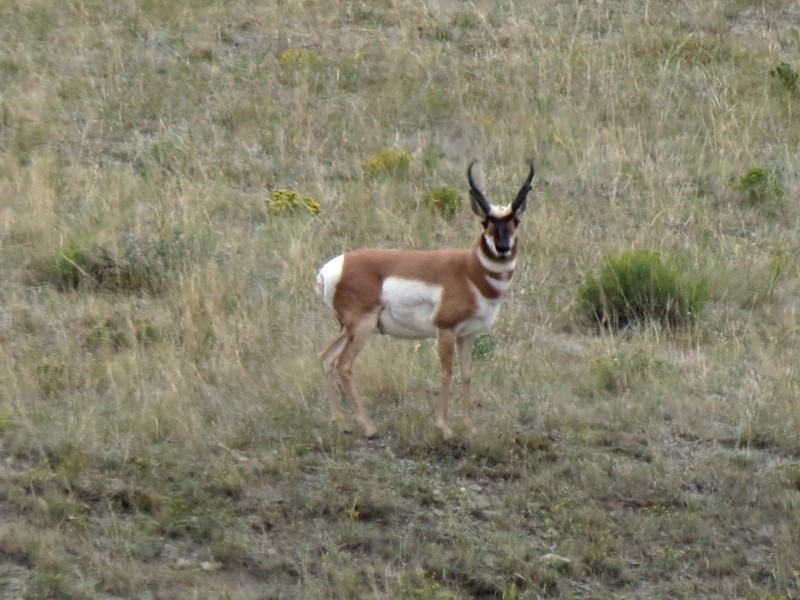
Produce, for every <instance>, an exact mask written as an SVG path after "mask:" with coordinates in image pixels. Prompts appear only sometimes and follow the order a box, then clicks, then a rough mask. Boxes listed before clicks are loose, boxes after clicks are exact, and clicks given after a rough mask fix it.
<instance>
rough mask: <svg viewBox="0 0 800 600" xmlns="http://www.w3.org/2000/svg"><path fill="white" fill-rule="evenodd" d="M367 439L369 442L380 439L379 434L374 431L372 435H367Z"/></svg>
mask: <svg viewBox="0 0 800 600" xmlns="http://www.w3.org/2000/svg"><path fill="white" fill-rule="evenodd" d="M367 439H368V440H370V441H374V440H379V439H381V434H380V433H378V432H377V431H375V432H373V433H370V434H368V435H367Z"/></svg>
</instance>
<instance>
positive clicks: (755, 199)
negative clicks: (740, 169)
mask: <svg viewBox="0 0 800 600" xmlns="http://www.w3.org/2000/svg"><path fill="white" fill-rule="evenodd" d="M733 187H735V188H736V189H737V190H740V191H742V192H744V193H745V194H746V195H747V197H748V199H749V200H750V201H751V202H752V203H753V204H761V203H763V202H765V201H766V200H770V199H780V198H783V184H782V183H781V180H780V176H779V175H778V174H777V173H775V172H774V171H769V170H767V169H762V168H761V167H753V168H752V169H748V171H747V172H746V173H745V174H744V175H742V176H741V177H740V178H739V179H737V180H736V182H735V183H734V185H733Z"/></svg>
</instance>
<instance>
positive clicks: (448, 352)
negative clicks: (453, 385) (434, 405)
mask: <svg viewBox="0 0 800 600" xmlns="http://www.w3.org/2000/svg"><path fill="white" fill-rule="evenodd" d="M436 349H437V350H438V352H439V361H440V362H441V364H442V391H441V392H440V394H439V407H438V410H437V412H436V427H438V428H439V431H441V432H442V437H443V438H444V439H446V440H448V439H450V438H451V437H453V431H452V430H451V429H450V427H448V426H447V404H448V402H449V400H450V382H451V381H452V380H453V354H454V353H455V349H456V334H455V332H454V331H453V330H452V329H440V330H439V336H438V338H437V340H436Z"/></svg>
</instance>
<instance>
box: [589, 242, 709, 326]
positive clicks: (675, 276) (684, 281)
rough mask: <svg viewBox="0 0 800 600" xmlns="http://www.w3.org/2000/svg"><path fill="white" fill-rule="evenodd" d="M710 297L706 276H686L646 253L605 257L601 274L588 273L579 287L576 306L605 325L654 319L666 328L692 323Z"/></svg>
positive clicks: (672, 266) (659, 257)
mask: <svg viewBox="0 0 800 600" xmlns="http://www.w3.org/2000/svg"><path fill="white" fill-rule="evenodd" d="M707 299H708V286H707V282H706V280H705V278H697V277H691V276H689V275H686V274H684V273H683V272H682V271H681V270H680V269H679V268H678V267H677V266H676V265H674V264H671V263H669V262H665V261H664V260H663V259H662V258H661V255H660V254H659V253H658V252H655V251H649V250H631V251H628V252H624V253H622V254H620V255H616V256H615V255H606V257H605V259H604V263H603V266H602V268H601V270H600V273H599V275H597V276H595V275H593V274H591V273H589V274H588V275H587V276H586V279H585V281H584V283H583V284H582V285H581V286H580V288H579V289H578V304H579V307H580V310H582V311H583V312H584V313H585V314H587V315H588V316H589V317H591V318H592V319H594V320H595V321H596V322H598V323H600V324H601V325H603V326H606V327H616V328H620V327H624V326H626V325H629V324H631V323H641V322H648V321H658V322H661V323H664V324H667V325H670V326H678V325H681V324H686V323H688V322H691V321H692V320H693V319H694V318H695V317H696V316H697V315H699V314H700V313H701V312H702V310H703V307H704V305H705V303H706V300H707Z"/></svg>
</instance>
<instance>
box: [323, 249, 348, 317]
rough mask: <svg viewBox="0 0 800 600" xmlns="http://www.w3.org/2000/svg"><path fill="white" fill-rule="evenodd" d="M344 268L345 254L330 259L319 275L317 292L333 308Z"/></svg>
mask: <svg viewBox="0 0 800 600" xmlns="http://www.w3.org/2000/svg"><path fill="white" fill-rule="evenodd" d="M343 267H344V254H340V255H339V256H337V257H336V258H332V259H330V260H329V261H328V262H326V263H325V264H324V265H322V268H321V269H320V270H319V273H317V292H319V294H320V295H321V296H322V299H323V300H325V304H327V305H328V306H330V307H331V308H333V295H334V294H335V293H336V286H337V285H338V284H339V280H340V279H341V278H342V268H343Z"/></svg>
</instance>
